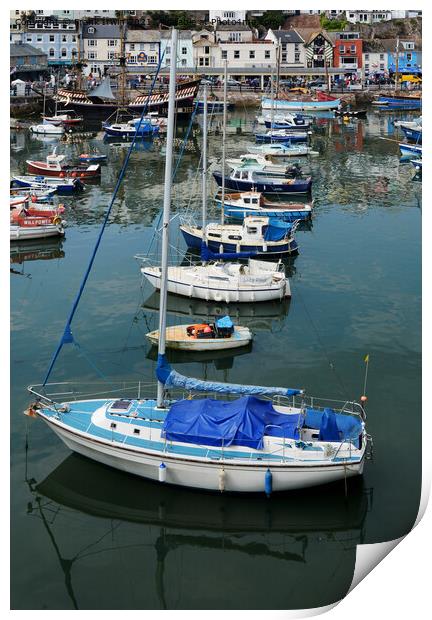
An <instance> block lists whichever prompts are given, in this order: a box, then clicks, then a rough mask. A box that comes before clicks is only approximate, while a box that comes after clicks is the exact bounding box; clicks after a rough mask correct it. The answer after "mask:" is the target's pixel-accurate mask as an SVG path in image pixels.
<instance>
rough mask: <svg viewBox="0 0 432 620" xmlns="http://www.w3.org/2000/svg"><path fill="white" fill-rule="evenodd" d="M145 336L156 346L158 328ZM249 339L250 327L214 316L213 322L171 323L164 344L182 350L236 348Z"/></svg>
mask: <svg viewBox="0 0 432 620" xmlns="http://www.w3.org/2000/svg"><path fill="white" fill-rule="evenodd" d="M146 337H147V338H148V339H149V340H150V342H151V343H152V344H154V345H156V346H157V344H158V342H159V330H155V331H152V332H149V333H148V334H146ZM251 340H252V333H251V331H250V329H249V328H248V327H241V326H238V325H236V326H234V325H233V324H232V321H231V319H230V318H229V317H228V316H226V317H219V318H216V320H215V322H214V323H200V324H194V325H173V326H171V327H167V328H166V346H167V347H168V348H170V349H179V350H182V351H220V350H225V349H236V348H238V347H244V346H246V345H248V344H249V343H250V341H251Z"/></svg>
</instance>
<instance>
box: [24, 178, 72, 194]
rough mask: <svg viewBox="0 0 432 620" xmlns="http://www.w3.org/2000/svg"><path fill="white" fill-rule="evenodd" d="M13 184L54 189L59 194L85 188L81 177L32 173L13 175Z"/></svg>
mask: <svg viewBox="0 0 432 620" xmlns="http://www.w3.org/2000/svg"><path fill="white" fill-rule="evenodd" d="M12 184H13V185H14V186H15V187H29V188H31V189H40V190H47V189H54V190H55V191H56V192H57V193H58V194H73V193H74V192H77V191H80V190H82V189H83V188H84V184H83V183H82V181H81V180H80V179H76V178H75V179H72V178H60V177H44V176H32V175H26V176H13V177H12Z"/></svg>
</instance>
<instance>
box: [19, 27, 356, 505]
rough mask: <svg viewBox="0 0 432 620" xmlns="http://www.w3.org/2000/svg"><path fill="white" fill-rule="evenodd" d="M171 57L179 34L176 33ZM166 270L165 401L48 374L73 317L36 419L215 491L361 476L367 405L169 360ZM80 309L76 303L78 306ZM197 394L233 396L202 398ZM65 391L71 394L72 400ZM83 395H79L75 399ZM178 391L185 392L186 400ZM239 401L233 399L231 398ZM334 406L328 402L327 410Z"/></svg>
mask: <svg viewBox="0 0 432 620" xmlns="http://www.w3.org/2000/svg"><path fill="white" fill-rule="evenodd" d="M171 49H172V57H173V58H176V57H177V54H176V50H177V32H176V31H175V30H173V35H172V42H171ZM174 104H175V63H172V64H171V67H170V93H169V112H168V115H169V123H168V137H169V140H168V144H169V148H168V149H167V161H166V168H165V193H164V213H163V222H164V223H163V235H162V236H163V247H162V256H165V257H166V256H167V252H168V244H169V225H170V202H171V182H172V166H171V163H172V157H171V155H172V146H173V138H174V132H173V127H174ZM163 265H164V266H163V268H162V269H160V274H159V275H160V279H161V295H160V298H161V303H160V323H159V356H158V365H157V371H156V372H157V379H158V387H157V396H156V398H155V396H154V393H153V396H152V395H149V396H148V395H147V394H145V393H144V391H143V390H141V385H140V384H139V385H137V388H138V391H139V393H138V394H137V395H135V396H131V395H129V394H127V393H126V387H125V385H124V384H123V390H124V393H125V395H124V396H123V397H119V396H118V395H117V394H116V396H114V397H113V396H112V395H108V396H107V397H101V396H98V397H96V398H95V397H94V395H91V396H90V397H88V396H87V397H83V395H82V394H78V395H77V392H76V391H75V390H73V389H72V388H71V387H70V386H68V385H65V384H64V383H63V384H61V385H53V384H49V383H48V378H49V375H50V372H51V370H52V367H53V364H54V362H55V359H56V356H57V355H58V352H59V350H60V348H61V346H62V345H63V344H64V343H66V342H69V343H70V342H71V341H73V335H72V331H71V324H70V323H71V320H72V318H73V313H71V315H70V316H69V319H68V321H67V324H66V327H65V330H64V334H63V336H62V340H61V342H60V346H59V348H58V349H57V352H56V355H55V357H54V359H53V361H52V363H51V365H50V368H49V371H48V373H47V376H46V378H45V381H44V384H43V386H31V387H29V391H30V392H31V393H32V394H33V395H34V396H35V398H36V401H35V402H34V403H33V404H32V405H31V406H30V407H29V409H28V410H27V413H28V414H29V415H32V416H36V417H38V418H40V419H41V420H43V421H44V422H45V423H46V424H47V425H48V427H49V428H51V429H52V430H53V432H54V433H55V434H56V435H57V436H58V437H59V438H60V439H61V440H62V441H63V442H64V443H65V444H66V446H67V447H69V448H70V449H71V450H73V451H75V452H78V453H80V454H82V455H84V456H86V457H89V458H92V459H94V460H96V461H98V462H100V463H103V464H105V465H108V466H111V467H114V468H117V469H120V470H122V471H125V472H128V473H131V474H134V475H137V476H142V477H144V478H149V479H152V480H155V481H159V482H160V483H163V484H173V485H179V486H184V487H190V488H194V489H206V490H210V491H217V492H222V491H233V492H261V493H264V492H265V493H266V494H267V495H270V494H271V493H272V492H273V491H286V490H290V489H298V488H305V487H312V486H315V485H319V484H326V483H330V482H335V481H337V480H345V479H346V478H348V477H352V476H357V475H361V474H362V472H363V467H364V462H365V458H366V450H367V442H368V436H367V434H366V426H365V417H366V416H365V411H364V408H363V407H362V406H361V405H360V404H358V403H355V402H342V403H334V404H333V406H331V405H330V403H329V402H328V401H320V400H319V399H318V398H313V399H307V398H306V396H305V394H304V390H302V389H290V388H285V387H265V386H254V385H240V384H230V383H217V382H210V381H202V380H199V379H194V378H190V377H186V376H184V375H181V374H179V373H178V372H177V371H175V370H174V369H172V368H171V367H170V366H169V364H168V362H167V360H166V357H165V334H166V330H165V319H166V316H165V314H166V295H167V281H168V264H167V261H165V260H164V261H163ZM75 307H76V303H75V304H74V308H75ZM196 392H206V393H209V392H210V393H217V394H218V395H219V396H223V395H225V396H226V398H227V400H219V399H218V400H216V399H213V398H208V397H202V398H198V397H195V396H194V394H195V393H196ZM65 394H67V395H68V397H67V398H66V399H65V398H64V396H65ZM72 394H73V395H74V396H73V397H72V398H71V397H70V395H72ZM177 394H178V396H177ZM233 397H234V398H235V400H229V399H230V398H233ZM324 403H325V404H324Z"/></svg>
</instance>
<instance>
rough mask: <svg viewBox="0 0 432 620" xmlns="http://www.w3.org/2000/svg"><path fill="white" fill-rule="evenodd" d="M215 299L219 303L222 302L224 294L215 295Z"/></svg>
mask: <svg viewBox="0 0 432 620" xmlns="http://www.w3.org/2000/svg"><path fill="white" fill-rule="evenodd" d="M213 299H214V300H215V301H217V302H219V301H222V294H221V293H214V294H213Z"/></svg>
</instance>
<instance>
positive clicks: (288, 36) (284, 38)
mask: <svg viewBox="0 0 432 620" xmlns="http://www.w3.org/2000/svg"><path fill="white" fill-rule="evenodd" d="M272 32H273V34H274V35H275V37H276V38H277V39H278V40H279V41H280V42H281V43H303V39H302V37H301V36H300V35H299V33H298V32H297V30H296V29H295V28H291V29H290V30H272Z"/></svg>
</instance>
